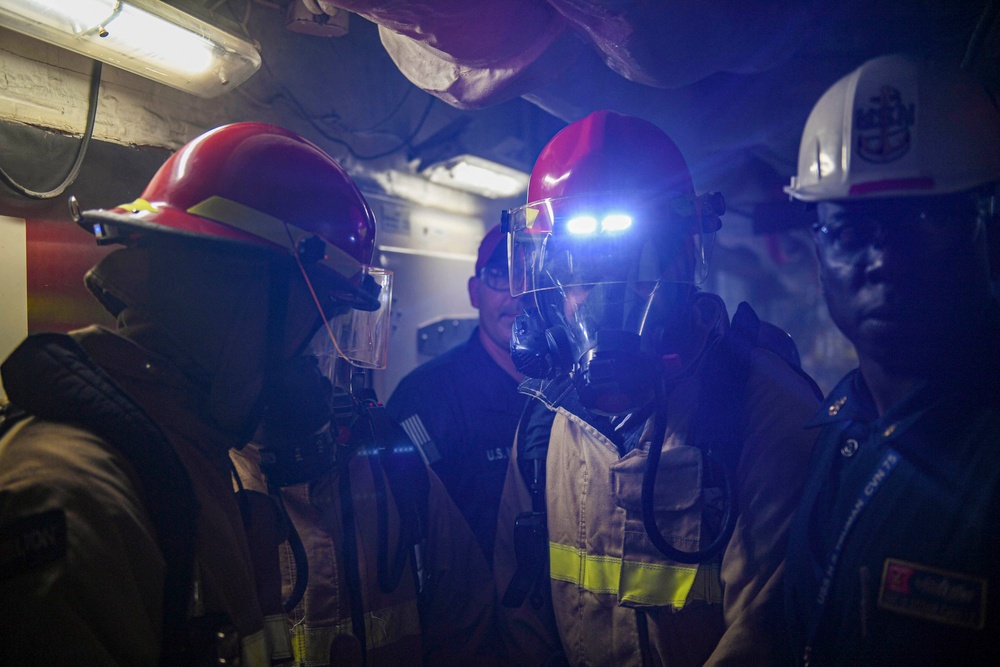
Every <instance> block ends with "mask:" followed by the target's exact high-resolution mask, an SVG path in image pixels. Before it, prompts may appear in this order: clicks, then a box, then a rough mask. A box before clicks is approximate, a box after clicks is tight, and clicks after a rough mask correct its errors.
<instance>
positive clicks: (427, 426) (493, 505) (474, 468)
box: [386, 226, 526, 563]
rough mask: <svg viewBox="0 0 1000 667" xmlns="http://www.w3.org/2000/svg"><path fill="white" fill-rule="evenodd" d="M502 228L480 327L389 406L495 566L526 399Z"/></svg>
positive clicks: (479, 290) (481, 276) (411, 380)
mask: <svg viewBox="0 0 1000 667" xmlns="http://www.w3.org/2000/svg"><path fill="white" fill-rule="evenodd" d="M503 239H504V236H503V235H502V234H500V228H499V226H496V227H494V228H492V229H491V230H490V231H489V232H487V234H486V236H485V237H484V238H483V240H482V242H481V243H480V245H479V253H478V256H477V259H476V273H475V275H474V276H472V277H471V278H469V300H470V302H471V303H472V306H473V308H476V309H478V310H479V326H478V327H476V329H475V331H473V332H472V336H471V337H470V338H469V340H468V341H466V342H465V343H463V344H462V345H459V346H458V347H456V348H454V349H452V350H449V351H448V352H445V353H444V354H442V355H441V356H439V357H437V358H436V359H432V360H430V361H428V362H427V363H425V364H423V365H421V366H420V367H418V368H417V369H416V370H414V371H413V372H411V373H410V374H409V375H407V376H406V377H404V378H403V379H402V381H400V383H399V386H398V387H397V388H396V390H395V391H394V392H393V394H392V396H391V397H390V399H389V402H388V403H387V404H386V409H387V410H388V412H389V414H390V415H391V416H392V417H393V419H395V420H396V421H398V422H399V423H400V424H401V425H402V426H403V428H404V429H406V432H407V434H408V435H409V436H410V438H411V439H412V440H413V442H414V443H416V444H417V446H418V447H420V448H421V450H422V451H423V453H424V456H425V457H426V459H427V461H428V463H430V466H431V468H433V469H434V472H436V473H437V475H438V477H440V478H441V481H442V482H443V483H444V485H445V487H446V488H447V489H448V493H450V494H451V497H452V500H454V501H455V504H456V505H458V508H459V509H460V510H461V511H462V514H463V515H464V516H465V519H466V521H468V522H469V526H470V527H471V528H472V532H473V533H475V535H476V539H477V540H478V541H479V545H480V546H481V547H482V549H483V554H484V555H485V556H486V560H487V562H490V563H492V559H493V539H494V535H495V533H496V524H497V511H498V508H499V506H500V492H501V491H502V490H503V481H504V475H505V474H506V472H507V459H508V458H509V455H510V447H511V444H512V443H513V441H514V431H515V430H516V429H517V422H518V419H519V418H520V416H521V411H522V410H523V409H524V403H525V401H526V398H525V397H524V396H522V395H521V394H519V393H517V385H518V383H519V382H520V381H521V379H522V378H523V376H522V375H521V374H520V373H519V372H518V371H517V369H516V368H514V362H513V361H511V358H510V333H511V326H512V325H513V323H514V318H515V317H516V316H517V315H519V314H521V312H522V311H521V299H520V297H512V296H511V295H510V281H509V278H508V274H507V246H506V244H505V243H501V241H502V240H503Z"/></svg>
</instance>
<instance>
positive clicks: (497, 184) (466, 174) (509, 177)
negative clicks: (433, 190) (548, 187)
mask: <svg viewBox="0 0 1000 667" xmlns="http://www.w3.org/2000/svg"><path fill="white" fill-rule="evenodd" d="M423 173H424V175H425V176H426V177H427V179H428V180H430V181H431V182H432V183H438V184H440V185H447V186H448V187H452V188H456V189H458V190H464V191H466V192H473V193H475V194H477V195H482V196H483V197H489V198H490V199H503V198H505V197H513V196H514V195H517V194H520V193H522V192H524V191H525V189H527V187H528V175H527V174H526V173H524V172H523V171H518V170H517V169H512V168H511V167H507V166H505V165H502V164H498V163H496V162H493V161H491V160H487V159H485V158H481V157H478V156H476V155H458V156H456V157H453V158H449V159H448V160H445V161H444V162H439V163H437V164H433V165H431V166H430V167H428V168H427V169H425V170H424V171H423Z"/></svg>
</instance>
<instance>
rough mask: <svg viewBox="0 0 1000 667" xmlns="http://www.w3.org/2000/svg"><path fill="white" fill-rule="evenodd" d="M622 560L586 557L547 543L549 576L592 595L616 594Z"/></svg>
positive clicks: (570, 548)
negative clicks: (583, 589)
mask: <svg viewBox="0 0 1000 667" xmlns="http://www.w3.org/2000/svg"><path fill="white" fill-rule="evenodd" d="M620 569H621V559H620V558H612V557H610V556H592V555H587V554H585V553H584V552H582V551H580V550H579V549H575V548H573V547H570V546H566V545H564V544H558V543H556V542H549V576H551V577H552V578H553V579H557V580H559V581H566V582H569V583H571V584H576V585H577V586H583V587H584V588H586V589H587V590H588V591H592V592H594V593H617V592H618V581H619V571H620Z"/></svg>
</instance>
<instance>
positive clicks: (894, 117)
mask: <svg viewBox="0 0 1000 667" xmlns="http://www.w3.org/2000/svg"><path fill="white" fill-rule="evenodd" d="M998 181H1000V112H998V110H997V107H996V106H995V104H994V102H993V101H992V100H991V98H990V96H989V95H988V94H987V92H986V90H985V89H984V88H983V87H982V86H981V85H980V84H979V83H977V82H976V81H974V80H972V79H971V77H969V76H968V75H967V74H966V73H965V72H963V71H961V70H959V69H958V68H957V67H952V68H948V67H945V66H943V65H940V64H935V63H932V62H930V61H926V60H923V59H918V58H911V57H907V56H899V55H894V56H884V57H881V58H876V59H874V60H871V61H868V62H867V63H865V64H864V65H862V66H861V67H860V68H858V69H857V70H855V71H854V72H852V73H851V74H849V75H848V76H846V77H844V78H843V79H841V80H840V81H839V82H838V83H836V84H835V85H834V86H833V87H832V88H831V89H830V90H829V91H828V92H827V93H826V94H825V95H824V96H823V97H822V98H821V99H820V100H819V102H818V103H817V104H816V106H815V108H814V109H813V112H812V115H811V116H810V117H809V120H808V122H807V124H806V127H805V132H804V134H803V137H802V144H801V150H800V154H799V168H798V176H797V177H796V178H795V179H793V180H792V184H791V186H790V187H788V188H786V191H787V192H788V193H789V194H790V195H791V196H792V197H794V198H796V199H798V200H801V201H804V202H809V203H814V204H815V207H816V212H817V216H818V222H817V223H816V225H815V226H814V234H815V241H816V251H817V256H818V259H819V264H820V276H821V280H822V284H823V290H824V292H825V296H826V301H827V304H828V306H829V309H830V315H831V317H832V318H833V320H834V322H835V323H836V324H837V326H838V327H839V328H840V330H841V331H842V332H843V333H844V334H845V335H846V336H847V337H848V338H849V339H850V340H851V342H852V343H853V344H854V346H855V349H856V350H857V353H858V361H859V367H858V369H857V370H854V371H852V372H851V373H850V374H848V375H847V377H845V378H844V379H843V380H842V381H841V382H840V384H839V385H837V387H835V388H834V390H833V391H832V392H831V394H830V395H829V397H828V398H827V401H826V403H825V404H824V405H823V407H822V409H821V411H820V412H819V414H818V415H817V416H816V417H815V418H814V419H813V420H812V422H811V424H810V425H811V426H813V427H819V428H822V431H821V433H820V436H819V439H818V441H817V443H816V448H815V449H814V450H813V451H814V455H813V461H812V467H811V478H810V480H809V481H808V482H807V485H806V492H805V494H804V497H803V503H802V505H801V506H800V508H799V512H798V514H797V516H796V519H795V522H794V524H793V528H792V534H791V538H790V542H789V555H788V560H787V568H788V569H787V578H786V593H787V596H786V602H787V613H788V621H789V624H790V627H791V631H792V650H793V655H794V657H795V659H796V660H797V661H798V664H805V665H872V664H878V665H945V664H951V665H973V664H979V665H986V664H992V665H995V664H1000V641H998V633H1000V617H998V613H1000V604H998V602H997V595H998V593H1000V565H998V564H1000V540H998V536H1000V532H998V530H997V527H998V526H1000V410H998V407H1000V346H998V342H1000V307H998V304H997V302H996V301H995V300H994V299H993V298H992V297H991V293H990V280H989V262H988V258H987V257H988V255H987V229H988V228H990V227H991V226H993V225H995V224H996V221H997V198H996V185H997V182H998Z"/></svg>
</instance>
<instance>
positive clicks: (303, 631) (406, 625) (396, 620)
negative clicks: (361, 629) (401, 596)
mask: <svg viewBox="0 0 1000 667" xmlns="http://www.w3.org/2000/svg"><path fill="white" fill-rule="evenodd" d="M350 634H353V631H352V628H351V619H347V620H344V621H341V622H340V623H338V624H337V625H334V626H330V627H307V626H306V624H305V623H299V624H297V625H295V626H293V627H292V648H293V652H294V653H295V663H296V664H300V665H301V664H306V665H317V664H323V665H325V664H327V663H328V662H329V660H330V645H331V644H332V643H333V640H334V638H335V637H337V636H338V635H350ZM365 635H366V636H367V638H368V648H379V647H381V646H389V645H391V644H394V643H396V642H398V641H400V640H401V639H403V638H404V637H414V636H419V635H420V614H419V612H418V611H417V603H416V602H415V601H409V602H404V603H402V604H398V605H395V606H393V607H388V608H386V609H381V610H379V611H377V612H369V613H367V614H365Z"/></svg>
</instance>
